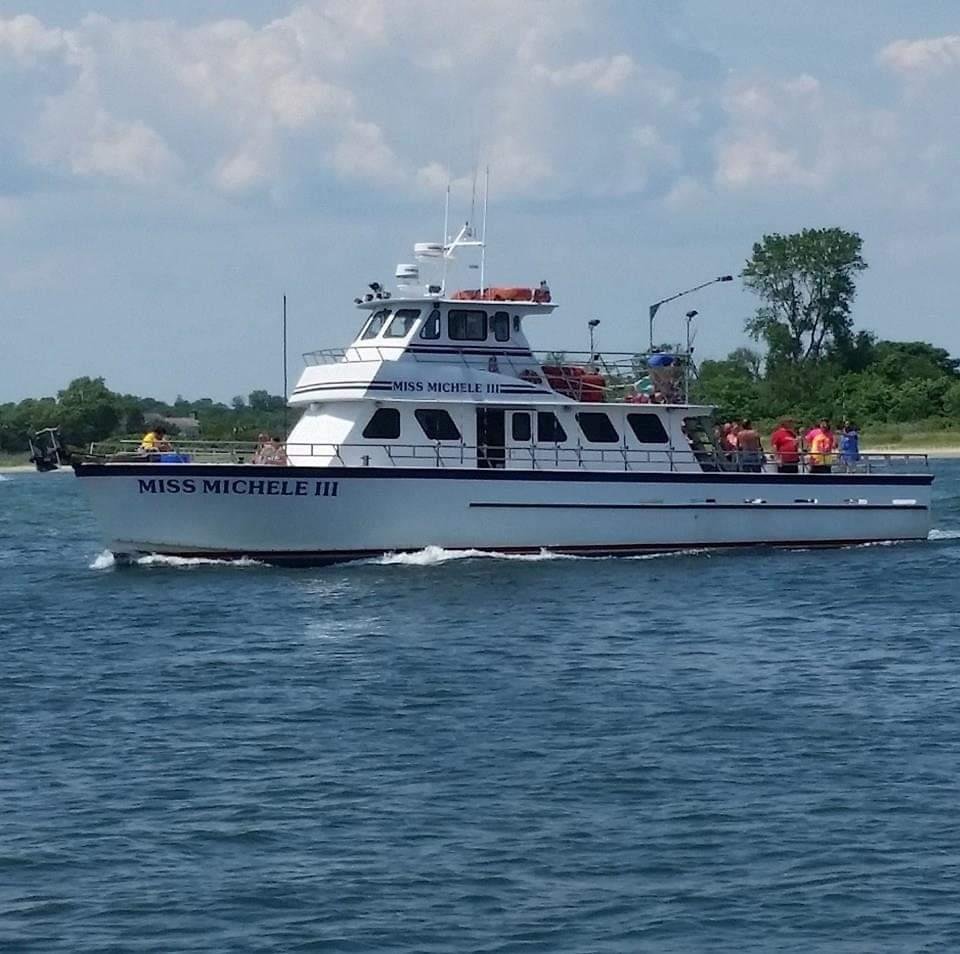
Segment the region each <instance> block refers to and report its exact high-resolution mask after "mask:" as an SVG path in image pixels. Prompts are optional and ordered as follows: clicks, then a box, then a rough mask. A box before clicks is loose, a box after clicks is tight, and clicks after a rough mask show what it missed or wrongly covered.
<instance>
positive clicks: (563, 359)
mask: <svg viewBox="0 0 960 954" xmlns="http://www.w3.org/2000/svg"><path fill="white" fill-rule="evenodd" d="M415 343H416V344H421V345H423V346H429V345H430V344H431V342H429V341H426V342H415ZM443 347H444V348H445V349H448V348H451V347H453V346H451V345H450V344H449V342H444V343H443ZM504 347H508V345H507V344H504ZM471 348H472V350H473V351H476V350H478V349H483V350H484V351H486V352H496V351H497V350H498V346H497V345H496V344H486V343H485V342H475V343H473V344H472V345H469V344H466V345H464V346H463V347H462V348H457V349H456V350H444V351H443V352H442V353H431V352H422V351H416V350H412V351H408V350H407V349H406V345H404V344H396V345H379V344H362V345H352V346H351V347H349V348H327V349H322V350H320V351H310V352H307V353H306V354H304V356H303V358H304V361H305V362H306V363H307V364H308V365H328V364H353V363H359V362H368V363H373V364H379V363H381V362H386V361H398V360H401V359H402V360H404V361H416V362H420V363H432V364H436V363H440V364H446V365H450V364H455V365H460V366H463V367H466V368H469V369H471V370H474V371H488V372H492V373H495V374H505V375H509V376H511V377H515V378H519V379H520V380H522V381H527V382H529V383H531V384H538V385H541V386H543V385H545V386H547V387H549V388H551V389H552V390H554V391H556V392H558V393H560V394H564V395H566V396H568V397H570V398H572V399H573V400H576V401H584V402H600V401H623V400H625V399H626V397H628V396H629V395H632V394H634V393H635V390H636V389H635V387H634V385H636V384H638V383H639V382H640V381H641V380H644V379H645V380H644V383H645V384H646V385H648V386H649V389H650V390H652V391H653V392H654V393H657V394H660V395H662V400H663V401H664V402H667V401H670V402H673V403H679V402H680V401H681V399H682V397H683V395H684V393H685V385H684V375H685V374H686V372H687V368H688V367H689V356H688V355H686V354H683V353H677V354H671V355H670V356H669V357H671V358H672V359H673V361H674V363H673V364H671V365H668V366H664V367H652V368H651V367H649V366H648V364H647V360H648V358H649V357H650V356H649V355H647V354H635V353H632V352H625V351H618V352H613V351H608V352H603V353H599V352H598V353H596V354H590V353H589V352H586V351H528V352H526V353H525V354H519V355H518V354H513V355H509V354H499V353H486V354H475V353H471V351H470V349H471Z"/></svg>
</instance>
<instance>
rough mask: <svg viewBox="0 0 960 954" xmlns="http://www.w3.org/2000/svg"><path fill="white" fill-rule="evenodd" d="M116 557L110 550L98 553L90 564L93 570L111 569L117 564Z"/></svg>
mask: <svg viewBox="0 0 960 954" xmlns="http://www.w3.org/2000/svg"><path fill="white" fill-rule="evenodd" d="M116 562H117V561H116V558H115V557H114V555H113V554H112V553H111V552H110V551H109V550H104V551H103V553H98V554H97V556H96V559H94V561H93V563H91V564H90V569H91V570H109V569H112V568H113V567H114V566H115V565H116Z"/></svg>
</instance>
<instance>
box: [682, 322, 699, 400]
mask: <svg viewBox="0 0 960 954" xmlns="http://www.w3.org/2000/svg"><path fill="white" fill-rule="evenodd" d="M699 314H700V312H698V311H696V310H695V309H691V310H690V311H688V312H687V315H686V318H687V365H686V367H685V368H684V369H683V403H684V404H689V403H690V372H691V369H692V368H693V359H692V358H691V357H690V356H691V355H692V354H693V348H691V347H690V323H691V322H692V321H693V319H694V318H696V317H697V315H699Z"/></svg>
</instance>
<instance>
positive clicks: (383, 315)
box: [360, 308, 390, 340]
mask: <svg viewBox="0 0 960 954" xmlns="http://www.w3.org/2000/svg"><path fill="white" fill-rule="evenodd" d="M389 317H390V309H389V308H381V309H380V310H379V311H377V312H374V314H373V316H372V317H371V319H370V320H369V321H368V322H367V325H366V327H365V328H364V329H363V332H362V333H361V335H360V338H361V340H365V339H367V338H376V337H377V335H378V334H380V329H381V328H382V327H383V324H384V322H385V321H386V320H387V318H389Z"/></svg>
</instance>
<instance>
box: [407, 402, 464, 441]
mask: <svg viewBox="0 0 960 954" xmlns="http://www.w3.org/2000/svg"><path fill="white" fill-rule="evenodd" d="M413 414H414V417H416V419H417V423H418V424H419V425H420V427H421V428H422V430H423V433H424V434H426V436H427V439H428V440H431V441H458V440H460V431H458V430H457V425H456V424H454V423H453V418H452V417H451V416H450V415H449V413H447V411H445V410H443V408H432V407H430V408H427V407H419V408H417V409H416V410H415V411H414V412H413Z"/></svg>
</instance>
